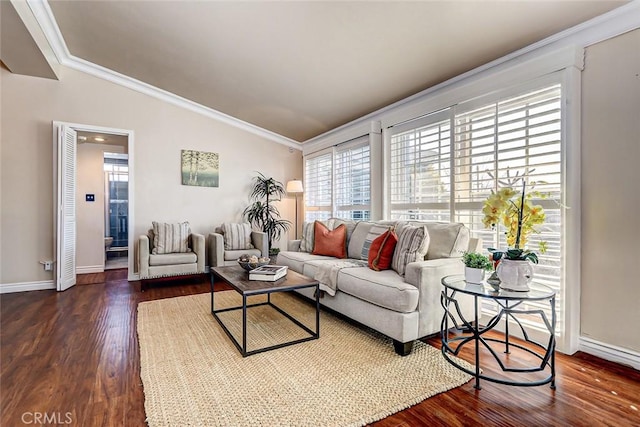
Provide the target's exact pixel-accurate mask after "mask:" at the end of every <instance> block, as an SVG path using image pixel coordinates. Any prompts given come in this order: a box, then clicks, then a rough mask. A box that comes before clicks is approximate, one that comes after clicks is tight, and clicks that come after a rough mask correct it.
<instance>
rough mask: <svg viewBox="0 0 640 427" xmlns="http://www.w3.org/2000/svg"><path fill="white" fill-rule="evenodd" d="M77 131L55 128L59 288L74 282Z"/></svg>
mask: <svg viewBox="0 0 640 427" xmlns="http://www.w3.org/2000/svg"><path fill="white" fill-rule="evenodd" d="M77 139H78V138H77V134H76V131H75V130H73V129H71V128H69V127H67V126H65V125H60V126H59V127H58V227H57V228H58V235H57V243H58V246H57V260H56V261H57V262H56V279H57V280H56V283H57V289H58V290H59V291H64V290H65V289H68V288H70V287H71V286H73V285H75V284H76V147H77Z"/></svg>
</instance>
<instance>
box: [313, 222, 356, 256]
mask: <svg viewBox="0 0 640 427" xmlns="http://www.w3.org/2000/svg"><path fill="white" fill-rule="evenodd" d="M313 229H314V234H315V237H314V240H315V242H314V243H313V251H312V252H311V253H312V254H314V255H325V256H334V257H336V258H346V257H347V248H346V246H347V245H346V243H347V227H346V226H345V225H344V224H341V225H339V226H338V227H336V228H335V230H329V229H328V228H327V227H326V226H325V225H324V224H323V223H321V222H320V221H316V222H315V223H314V225H313Z"/></svg>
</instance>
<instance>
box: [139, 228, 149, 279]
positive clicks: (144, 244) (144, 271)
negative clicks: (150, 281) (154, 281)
mask: <svg viewBox="0 0 640 427" xmlns="http://www.w3.org/2000/svg"><path fill="white" fill-rule="evenodd" d="M138 274H139V275H140V278H141V279H144V278H147V277H149V236H147V235H146V234H142V235H140V237H138Z"/></svg>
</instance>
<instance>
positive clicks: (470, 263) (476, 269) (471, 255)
mask: <svg viewBox="0 0 640 427" xmlns="http://www.w3.org/2000/svg"><path fill="white" fill-rule="evenodd" d="M462 262H463V263H464V279H465V280H466V281H467V282H468V283H482V281H483V280H484V272H485V271H488V270H491V269H492V268H493V263H492V262H491V261H490V260H489V257H486V256H484V255H482V254H479V253H477V252H465V253H464V254H462Z"/></svg>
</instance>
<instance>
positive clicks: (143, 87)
mask: <svg viewBox="0 0 640 427" xmlns="http://www.w3.org/2000/svg"><path fill="white" fill-rule="evenodd" d="M25 1H26V2H27V4H28V5H29V8H30V9H31V11H32V13H33V15H34V17H35V19H36V21H37V23H38V25H39V26H40V28H41V29H42V31H43V33H44V35H45V37H46V39H47V41H48V43H49V45H50V46H51V48H52V49H53V52H54V54H55V57H56V58H57V60H58V62H59V63H60V64H61V65H63V66H65V67H69V68H72V69H74V70H77V71H81V72H83V73H86V74H89V75H92V76H94V77H98V78H100V79H103V80H107V81H109V82H111V83H115V84H117V85H120V86H123V87H126V88H128V89H131V90H134V91H136V92H140V93H143V94H145V95H148V96H151V97H154V98H156V99H159V100H161V101H164V102H167V103H169V104H172V105H175V106H177V107H180V108H184V109H186V110H189V111H193V112H195V113H198V114H201V115H203V116H206V117H209V118H212V119H214V120H217V121H219V122H222V123H225V124H227V125H230V126H233V127H235V128H238V129H241V130H243V131H245V132H249V133H251V134H254V135H256V136H259V137H261V138H264V139H267V140H269V141H272V142H276V143H278V144H282V145H286V146H287V147H290V148H294V149H296V150H302V145H301V144H300V143H299V142H297V141H295V140H293V139H291V138H287V137H285V136H283V135H280V134H278V133H275V132H272V131H270V130H267V129H264V128H261V127H259V126H256V125H254V124H251V123H248V122H245V121H243V120H240V119H237V118H235V117H233V116H230V115H228V114H225V113H222V112H220V111H218V110H215V109H213V108H210V107H207V106H204V105H202V104H199V103H197V102H194V101H191V100H189V99H186V98H183V97H181V96H179V95H176V94H174V93H171V92H169V91H166V90H164V89H160V88H158V87H156V86H153V85H150V84H148V83H145V82H142V81H140V80H137V79H134V78H132V77H129V76H126V75H124V74H121V73H118V72H117V71H114V70H110V69H108V68H106V67H103V66H101V65H97V64H94V63H92V62H89V61H86V60H84V59H82V58H78V57H76V56H73V55H72V54H71V52H69V49H68V47H67V45H66V43H65V41H64V37H62V33H61V32H60V28H59V27H58V23H57V22H56V20H55V17H54V16H53V12H52V11H51V8H50V7H49V3H48V2H47V0H25Z"/></svg>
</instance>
